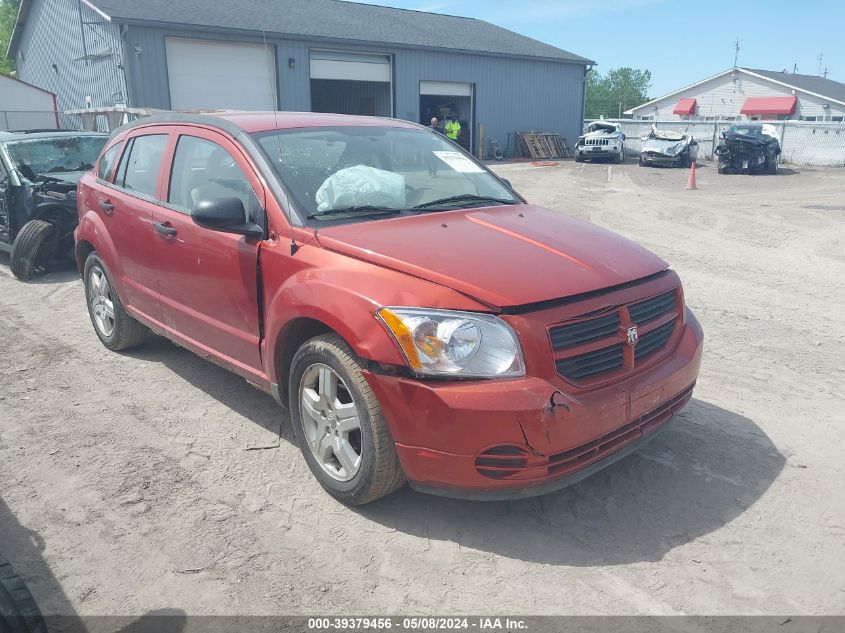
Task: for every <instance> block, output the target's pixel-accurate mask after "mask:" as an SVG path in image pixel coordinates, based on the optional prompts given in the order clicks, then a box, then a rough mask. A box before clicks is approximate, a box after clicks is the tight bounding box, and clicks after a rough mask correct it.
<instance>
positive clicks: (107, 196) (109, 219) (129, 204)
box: [92, 128, 170, 324]
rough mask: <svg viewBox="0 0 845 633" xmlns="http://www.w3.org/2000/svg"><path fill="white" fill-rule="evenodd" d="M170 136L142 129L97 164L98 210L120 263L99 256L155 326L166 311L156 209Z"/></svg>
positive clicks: (129, 302)
mask: <svg viewBox="0 0 845 633" xmlns="http://www.w3.org/2000/svg"><path fill="white" fill-rule="evenodd" d="M169 138H170V137H169V131H168V130H167V129H166V128H164V129H162V128H159V129H154V128H153V129H151V128H142V129H140V130H138V132H136V133H135V134H134V135H132V136H130V137H129V138H127V139H126V141H125V142H124V143H123V145H122V148H121V147H120V146H119V144H118V146H115V147H111V148H109V149H108V150H107V151H106V152H105V153H104V154H103V157H102V158H101V159H100V161H99V164H98V165H97V180H96V182H95V184H94V185H93V187H92V188H93V190H94V195H93V198H94V200H95V207H94V210H95V212H96V213H97V214H98V215H99V216H100V218H101V219H102V222H103V225H104V226H105V228H106V230H107V231H108V236H109V239H110V240H111V242H112V244H113V245H114V250H115V255H116V257H117V261H110V260H109V255H108V253H101V254H100V255H101V257H103V258H104V260H105V262H106V265H107V266H108V267H109V269H110V270H111V272H112V274H113V275H116V276H118V279H116V280H115V282H116V283H117V284H118V289H119V291H120V297H121V300H122V301H123V303H124V305H125V306H127V308H129V310H130V311H134V312H136V313H137V315H138V316H141V317H142V318H145V319H147V320H149V321H152V322H153V323H154V324H160V323H162V321H163V313H162V310H161V306H160V304H159V296H158V285H157V282H156V276H155V271H154V269H153V267H152V256H153V249H154V247H155V246H156V243H157V234H156V233H155V231H154V229H153V211H154V209H155V208H156V205H157V204H158V202H159V198H160V197H161V188H162V176H161V168H162V163H163V158H164V154H165V151H166V149H167V145H168V141H169ZM121 149H122V152H121V151H120V150H121ZM112 151H114V152H115V153H114V154H110V152H112ZM118 154H120V162H119V163H118V162H116V159H117V155H118Z"/></svg>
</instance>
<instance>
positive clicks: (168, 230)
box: [153, 222, 176, 237]
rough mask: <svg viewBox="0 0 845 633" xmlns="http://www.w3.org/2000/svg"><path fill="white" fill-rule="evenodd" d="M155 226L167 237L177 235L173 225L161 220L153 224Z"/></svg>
mask: <svg viewBox="0 0 845 633" xmlns="http://www.w3.org/2000/svg"><path fill="white" fill-rule="evenodd" d="M153 228H154V229H155V230H156V231H158V232H159V233H161V234H162V235H164V236H165V237H175V236H176V229H174V228H173V227H172V226H166V225H164V224H162V223H161V222H156V223H154V224H153Z"/></svg>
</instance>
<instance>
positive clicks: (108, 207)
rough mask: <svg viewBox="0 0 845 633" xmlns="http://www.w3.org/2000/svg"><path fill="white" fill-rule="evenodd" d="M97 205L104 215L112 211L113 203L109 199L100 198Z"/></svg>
mask: <svg viewBox="0 0 845 633" xmlns="http://www.w3.org/2000/svg"><path fill="white" fill-rule="evenodd" d="M99 205H100V208H101V209H102V210H103V211H104V212H105V213H106V215H111V214H112V213H114V205H113V204H112V203H111V202H110V201H109V200H100V202H99Z"/></svg>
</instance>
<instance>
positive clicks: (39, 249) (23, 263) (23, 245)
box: [9, 220, 56, 281]
mask: <svg viewBox="0 0 845 633" xmlns="http://www.w3.org/2000/svg"><path fill="white" fill-rule="evenodd" d="M55 228H56V227H54V226H53V225H52V224H50V223H49V222H45V221H44V220H30V221H29V222H27V223H26V224H24V225H23V226H22V227H21V230H20V231H19V232H18V236H17V237H16V238H15V242H14V244H12V255H11V258H10V261H9V266H10V268H11V269H12V274H13V275H14V276H15V277H17V278H18V279H20V280H21V281H29V280H30V279H34V278H35V277H38V276H40V275H43V274H44V273H45V272H46V270H47V264H49V263H50V260H51V259H52V258H53V251H54V250H55V249H54V246H55V245H54V244H52V243H51V241H52V240H51V237H52V235H53V232H54V231H55Z"/></svg>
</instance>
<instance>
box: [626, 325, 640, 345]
mask: <svg viewBox="0 0 845 633" xmlns="http://www.w3.org/2000/svg"><path fill="white" fill-rule="evenodd" d="M639 340H640V333H639V332H638V331H637V326H636V325H635V326H634V327H629V328H628V345H630V346H631V347H633V346H634V345H636V344H637V341H639Z"/></svg>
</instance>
